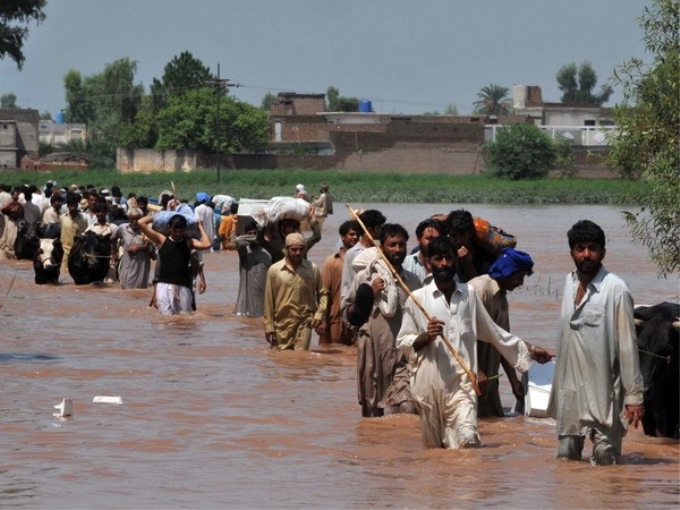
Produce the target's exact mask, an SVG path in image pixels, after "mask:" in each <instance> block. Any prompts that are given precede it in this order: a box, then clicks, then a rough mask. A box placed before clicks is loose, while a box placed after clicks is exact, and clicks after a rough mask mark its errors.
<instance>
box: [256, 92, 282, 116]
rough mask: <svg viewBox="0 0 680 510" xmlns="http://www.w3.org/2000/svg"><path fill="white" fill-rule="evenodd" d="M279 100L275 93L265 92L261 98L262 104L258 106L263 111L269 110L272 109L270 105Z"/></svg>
mask: <svg viewBox="0 0 680 510" xmlns="http://www.w3.org/2000/svg"><path fill="white" fill-rule="evenodd" d="M278 100H279V98H278V96H277V95H276V94H272V93H271V92H267V93H266V94H265V95H264V97H263V98H262V104H261V106H260V108H262V109H263V110H264V111H265V112H269V111H271V109H272V105H273V104H274V103H276V102H277V101H278Z"/></svg>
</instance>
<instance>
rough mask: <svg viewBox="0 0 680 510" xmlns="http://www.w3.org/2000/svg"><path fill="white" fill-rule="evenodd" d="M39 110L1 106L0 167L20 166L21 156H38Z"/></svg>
mask: <svg viewBox="0 0 680 510" xmlns="http://www.w3.org/2000/svg"><path fill="white" fill-rule="evenodd" d="M39 121H40V115H39V114H38V110H33V109H23V108H0V169H2V168H8V169H9V168H12V169H14V168H19V165H20V161H21V158H23V157H24V156H26V155H30V156H34V157H37V156H38V148H39V145H40V144H39V137H38V123H39Z"/></svg>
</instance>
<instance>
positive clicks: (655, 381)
mask: <svg viewBox="0 0 680 510" xmlns="http://www.w3.org/2000/svg"><path fill="white" fill-rule="evenodd" d="M635 319H636V321H635V322H636V329H637V333H638V348H639V352H640V370H641V371H642V376H643V378H644V381H645V417H644V418H643V420H642V425H643V428H644V431H645V434H647V435H648V436H663V437H673V438H676V439H679V438H680V437H679V436H680V430H679V429H678V412H679V409H678V408H679V407H680V357H679V356H678V349H679V347H680V346H679V342H680V331H679V330H678V321H680V305H679V304H677V303H669V302H667V301H666V302H663V303H659V304H656V305H654V306H639V307H637V308H636V309H635Z"/></svg>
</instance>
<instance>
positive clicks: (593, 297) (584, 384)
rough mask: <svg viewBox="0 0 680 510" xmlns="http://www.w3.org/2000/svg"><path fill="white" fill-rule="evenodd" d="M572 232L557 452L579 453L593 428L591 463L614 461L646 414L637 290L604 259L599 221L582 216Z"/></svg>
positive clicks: (553, 407) (557, 396) (554, 404)
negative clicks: (636, 320)
mask: <svg viewBox="0 0 680 510" xmlns="http://www.w3.org/2000/svg"><path fill="white" fill-rule="evenodd" d="M567 237H568V240H569V249H570V253H571V257H572V259H573V260H574V264H575V265H576V271H574V272H572V273H570V274H568V275H567V278H566V282H565V284H564V294H563V298H562V311H561V316H560V322H561V327H560V332H559V337H558V342H557V361H556V365H555V377H554V379H553V385H552V392H551V394H550V403H549V406H548V414H549V415H550V416H552V417H553V418H555V420H556V422H557V435H558V439H559V446H558V451H557V457H558V458H566V459H569V460H581V453H582V450H583V446H584V439H585V437H586V436H589V437H590V440H591V441H592V442H593V453H592V456H591V458H590V463H591V464H593V465H609V464H616V463H617V462H618V458H619V456H620V455H621V443H622V439H623V436H624V435H625V433H626V425H627V424H633V425H634V426H635V428H637V426H638V422H639V421H640V420H642V417H643V416H644V405H643V402H644V383H643V379H642V375H641V373H640V364H639V357H638V353H637V338H636V334H635V323H634V320H633V298H632V297H631V295H630V291H629V290H628V286H627V285H626V284H625V282H624V281H623V280H621V279H620V278H619V277H618V276H616V275H615V274H613V273H610V272H608V271H607V270H606V269H605V268H604V266H603V265H602V260H603V259H604V256H605V253H606V252H605V235H604V232H603V230H602V229H601V228H600V227H599V226H598V225H597V224H595V223H593V222H592V221H588V220H583V221H579V222H577V223H576V224H574V225H573V226H572V228H571V230H569V232H568V234H567Z"/></svg>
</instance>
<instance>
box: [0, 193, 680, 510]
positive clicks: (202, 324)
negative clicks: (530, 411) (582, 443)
mask: <svg viewBox="0 0 680 510" xmlns="http://www.w3.org/2000/svg"><path fill="white" fill-rule="evenodd" d="M355 205H356V207H364V208H371V207H372V208H377V209H380V210H382V212H383V213H384V214H385V216H387V218H388V221H390V222H399V223H402V224H403V225H404V226H405V227H406V228H407V230H408V231H409V232H411V233H413V232H414V231H415V227H416V225H417V224H418V222H419V221H420V220H422V219H425V218H427V217H428V216H430V215H431V214H434V213H442V212H444V213H445V212H449V211H450V210H451V209H456V208H458V207H459V206H454V205H439V206H438V205H427V204H422V205H403V204H401V205H397V204H355ZM466 208H467V209H469V210H470V211H471V212H472V213H473V214H475V215H478V216H481V217H483V218H486V219H488V220H489V221H491V223H492V224H496V225H498V226H500V227H502V228H504V229H505V230H507V231H509V232H511V233H513V234H515V235H516V236H517V238H518V239H519V243H518V246H517V248H518V249H521V250H524V251H527V252H529V253H530V254H531V255H532V257H533V258H534V261H535V263H536V266H535V273H534V275H533V276H531V277H529V278H527V280H526V281H525V286H524V287H523V288H521V289H517V290H516V291H514V292H513V293H512V294H511V295H510V307H511V312H510V318H511V326H512V330H513V331H514V332H515V333H517V334H518V335H519V336H520V337H522V338H526V340H528V341H530V342H533V343H536V344H539V345H543V346H545V347H548V348H554V347H555V337H556V329H557V320H558V316H559V306H560V300H561V292H562V285H563V282H564V277H565V274H566V273H567V272H568V271H570V270H571V269H572V267H573V263H572V261H571V258H570V257H569V254H568V246H567V241H566V232H567V230H568V229H569V227H570V226H571V225H572V224H573V223H574V222H576V221H577V220H580V219H591V220H593V221H595V222H597V223H598V224H600V225H601V226H602V228H603V229H604V230H605V233H606V235H607V256H606V259H605V265H606V266H607V268H608V269H609V270H610V271H613V272H615V273H617V274H619V275H620V276H621V277H622V278H624V280H626V281H627V282H628V284H629V287H630V288H631V291H632V293H633V296H634V298H635V301H636V303H638V304H643V303H644V304H653V303H656V302H659V301H663V300H670V301H677V299H678V281H677V278H675V279H668V280H663V279H659V278H658V277H657V274H656V269H655V268H654V266H653V265H652V264H651V263H650V262H649V261H648V260H647V257H646V251H645V248H644V247H641V246H638V245H635V244H633V243H632V242H631V241H630V240H629V234H628V230H627V228H626V226H625V225H624V224H623V222H622V220H621V215H620V213H619V210H618V209H617V208H613V207H599V206H597V207H590V206H589V207H586V206H573V207H572V206H569V207H564V206H550V207H505V206H502V207H501V206H498V207H496V206H494V207H492V206H477V205H471V206H467V207H466ZM345 219H347V213H346V210H344V207H343V206H342V205H341V204H336V214H335V215H333V216H331V217H330V218H329V219H328V220H327V221H326V224H325V225H324V231H323V235H324V237H323V240H322V241H321V243H319V244H317V245H316V246H315V247H314V248H313V249H312V250H311V252H310V254H309V258H310V259H311V260H313V261H314V262H316V263H317V264H321V263H322V262H323V260H324V259H325V257H326V256H327V255H329V254H330V253H331V252H332V251H333V247H334V246H335V244H336V242H337V228H338V226H339V225H340V223H341V222H342V221H344V220H345ZM414 244H415V235H413V238H412V239H411V240H410V242H409V247H411V246H413V245H414ZM205 259H206V276H207V280H208V290H207V292H206V293H205V294H203V295H200V296H198V299H197V301H198V312H197V313H196V314H195V315H192V316H187V317H172V318H167V317H161V316H160V315H159V314H158V313H157V312H156V310H154V309H152V308H149V307H148V303H149V298H150V291H143V290H133V291H121V290H120V289H119V288H118V287H116V286H95V285H88V286H82V287H76V286H75V285H74V284H73V282H72V280H71V279H70V278H69V277H68V275H66V274H62V276H61V282H62V283H61V284H60V285H58V286H37V285H35V284H34V283H33V270H32V266H31V263H30V262H28V261H2V262H0V304H1V305H2V306H1V308H0V332H1V333H0V335H1V339H2V344H1V347H0V374H2V378H1V381H2V385H1V389H2V394H1V396H0V430H1V431H2V455H1V457H0V506H1V507H12V508H94V507H97V508H461V507H462V508H473V507H502V508H640V507H649V508H677V507H678V505H679V504H680V482H679V466H680V463H679V458H678V454H679V447H678V442H677V441H673V440H669V439H663V438H652V437H646V436H645V435H644V434H643V433H642V431H641V430H631V432H630V434H629V435H628V436H627V437H626V438H625V439H624V443H623V463H622V464H621V465H618V466H612V467H606V468H594V467H591V466H590V465H589V464H588V462H587V460H586V459H587V456H588V454H589V445H587V446H586V451H585V452H584V460H583V461H582V462H563V461H557V460H555V452H556V437H555V432H554V421H553V420H551V419H538V418H525V417H522V416H512V417H506V418H503V419H489V420H482V421H480V432H481V436H482V443H483V445H482V448H480V449H479V450H466V451H446V450H438V449H436V450H434V449H426V448H425V447H424V446H423V444H422V442H421V439H420V430H419V426H418V419H417V417H416V416H411V415H409V416H402V415H396V416H387V417H384V418H375V419H362V418H361V417H360V408H359V406H358V404H357V399H356V351H355V349H354V348H353V347H344V346H332V347H325V346H319V345H318V343H317V339H316V337H314V339H313V340H312V349H311V351H309V352H283V353H277V352H272V351H270V350H269V349H268V348H267V344H266V343H265V341H264V330H263V326H262V320H261V319H248V318H241V317H235V316H233V315H232V309H233V304H234V302H235V300H236V293H237V289H238V256H237V255H236V253H233V252H216V253H214V254H211V255H207V256H206V257H205ZM97 395H104V396H120V397H121V398H122V402H123V403H122V404H121V405H115V404H103V403H93V401H92V400H93V398H94V397H95V396H97ZM501 396H502V398H503V402H504V404H505V405H506V407H510V405H511V404H512V400H513V398H512V394H511V393H510V390H509V388H508V385H507V382H505V381H503V379H501ZM63 398H70V399H72V400H73V404H74V417H73V418H71V419H68V420H66V421H62V420H60V419H59V418H57V417H54V416H53V413H54V412H55V411H56V410H55V409H54V406H55V405H56V404H59V403H60V402H61V400H62V399H63Z"/></svg>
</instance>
